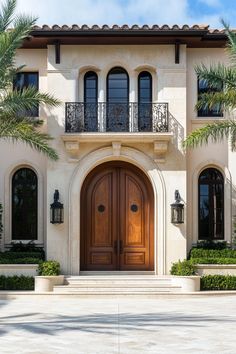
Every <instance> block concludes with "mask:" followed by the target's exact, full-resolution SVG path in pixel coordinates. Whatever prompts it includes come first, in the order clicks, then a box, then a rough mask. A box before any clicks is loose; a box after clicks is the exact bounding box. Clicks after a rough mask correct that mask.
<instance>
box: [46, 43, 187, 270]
mask: <svg viewBox="0 0 236 354" xmlns="http://www.w3.org/2000/svg"><path fill="white" fill-rule="evenodd" d="M114 66H122V67H124V68H125V69H126V70H127V72H128V74H129V78H130V101H131V102H132V101H137V77H138V74H139V72H140V71H141V70H145V69H146V70H149V71H150V72H151V73H152V76H153V101H159V102H168V103H169V109H170V113H171V118H170V123H171V127H172V130H173V131H174V133H175V134H174V138H173V142H172V143H171V144H170V147H169V152H168V154H167V157H166V161H165V163H163V164H155V163H154V165H155V169H156V171H159V172H158V173H160V174H161V176H162V179H163V187H162V188H163V194H164V195H165V197H164V198H165V201H164V205H165V209H163V206H162V205H159V204H158V201H157V205H156V208H160V209H161V213H160V215H159V218H161V217H162V218H164V221H163V224H164V225H163V228H162V231H160V233H161V234H159V235H158V236H157V237H158V238H159V239H160V240H163V242H162V243H158V242H157V244H156V271H157V272H159V273H161V272H162V273H163V272H166V271H167V270H168V269H169V268H170V265H171V262H173V261H174V260H178V259H179V258H183V257H185V254H186V238H185V225H186V224H184V225H183V226H182V227H176V226H174V225H172V224H171V223H170V204H171V203H172V202H173V201H174V191H175V189H179V191H180V193H181V196H182V198H183V200H184V201H185V200H186V164H185V157H184V154H183V152H182V151H181V148H180V144H181V140H182V138H183V136H184V131H185V126H186V55H185V47H184V46H182V47H181V64H180V65H176V64H175V63H174V47H173V46H159V47H158V46H145V47H144V48H143V49H142V50H140V47H139V46H107V47H105V46H93V47H90V46H78V47H75V46H61V64H55V58H54V47H53V46H51V47H49V52H48V89H49V90H50V92H53V93H54V94H55V95H56V96H57V97H58V98H60V99H61V100H62V101H63V102H66V101H83V76H84V74H85V72H86V71H87V70H91V69H93V70H96V71H97V74H98V87H99V100H100V101H105V100H106V76H107V73H108V72H109V70H110V69H111V68H112V67H114ZM48 128H49V132H50V134H52V135H53V136H55V137H56V139H55V140H54V142H53V144H54V146H55V147H56V148H57V150H58V151H59V153H60V161H59V162H57V163H51V162H49V164H48V171H47V180H48V201H47V207H48V206H49V204H50V201H51V200H52V195H53V192H54V189H55V188H59V190H60V193H61V196H62V201H63V203H64V205H65V223H64V224H63V225H60V226H54V225H51V224H50V223H49V222H48V225H47V231H48V238H47V252H48V256H49V257H50V258H57V259H59V260H60V261H61V263H62V267H63V269H65V271H69V272H70V271H71V272H73V273H76V272H78V270H79V252H77V253H76V256H74V259H73V264H74V266H73V265H71V257H68V254H71V242H72V241H71V240H73V242H74V247H75V248H76V249H77V251H78V250H79V229H78V228H76V231H72V226H71V222H70V217H71V213H72V209H74V208H77V207H78V203H79V195H77V196H76V198H77V199H75V198H74V197H73V198H72V199H71V200H69V198H70V188H73V180H74V179H76V177H75V175H76V173H77V172H76V171H79V170H80V168H85V171H84V175H83V176H81V177H80V178H85V176H86V174H87V173H88V172H89V168H88V167H84V165H83V163H82V161H84V160H86V159H92V156H91V154H92V152H94V151H98V155H99V151H102V149H103V148H105V147H107V148H108V147H109V146H111V142H110V143H99V144H96V143H92V142H91V143H89V142H87V143H84V144H83V143H80V150H79V159H78V161H74V162H69V161H70V158H69V156H68V155H67V153H66V152H65V148H64V143H63V141H62V139H61V135H62V134H63V133H64V106H61V107H59V108H57V109H55V110H53V112H52V116H51V117H50V119H49V120H48ZM117 139H118V141H119V138H117ZM126 145H128V146H129V147H130V148H132V149H133V150H132V152H130V156H126V157H121V158H122V159H126V160H130V161H131V160H132V158H133V157H132V156H133V153H135V151H136V161H135V162H133V163H136V164H137V165H139V164H140V161H141V157H137V156H139V154H138V152H139V151H140V154H141V153H143V154H144V155H145V156H146V159H151V160H152V161H153V162H154V152H153V144H146V143H145V144H144V143H141V142H140V143H135V144H132V143H128V144H126ZM100 149H101V150H100ZM121 155H122V149H121ZM106 158H107V159H115V158H116V157H114V156H106ZM139 160H140V161H139ZM102 161H103V160H102V159H101V160H99V159H98V160H96V164H99V163H100V162H102ZM94 166H95V165H94ZM141 166H142V165H141ZM86 168H87V170H86ZM90 168H92V166H90ZM145 172H146V173H147V174H149V172H150V171H148V170H147V171H145ZM173 178H174V181H175V183H173ZM77 183H82V181H81V179H77ZM157 200H158V196H157ZM76 210H77V209H76ZM78 210H79V209H78ZM78 212H79V211H78ZM48 213H49V211H48ZM74 218H78V225H79V214H78V215H74ZM75 220H76V219H75ZM158 221H159V220H158ZM158 221H157V223H158ZM159 222H161V221H159ZM73 233H74V234H73ZM160 258H161V260H160ZM158 261H159V263H160V264H159V265H158Z"/></svg>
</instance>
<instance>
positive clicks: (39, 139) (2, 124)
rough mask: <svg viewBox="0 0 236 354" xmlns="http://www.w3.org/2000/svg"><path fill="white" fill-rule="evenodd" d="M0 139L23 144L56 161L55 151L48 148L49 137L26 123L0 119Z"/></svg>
mask: <svg viewBox="0 0 236 354" xmlns="http://www.w3.org/2000/svg"><path fill="white" fill-rule="evenodd" d="M0 139H5V140H10V141H13V142H17V141H20V142H23V143H25V144H27V145H28V146H30V147H31V148H33V149H35V150H37V151H39V152H41V153H43V154H45V155H47V156H48V157H49V158H50V159H51V160H57V159H58V155H57V153H56V151H55V150H54V149H53V148H52V147H50V146H49V144H48V142H49V140H50V139H51V137H50V136H49V135H48V134H44V133H41V132H39V131H37V130H35V129H34V127H33V125H32V124H30V123H29V122H28V121H20V122H19V121H18V120H17V119H8V120H6V119H2V118H0Z"/></svg>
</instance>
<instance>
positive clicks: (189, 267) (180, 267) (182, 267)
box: [170, 260, 196, 276]
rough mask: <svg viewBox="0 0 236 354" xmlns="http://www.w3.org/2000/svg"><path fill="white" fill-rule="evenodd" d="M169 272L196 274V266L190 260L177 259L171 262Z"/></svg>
mask: <svg viewBox="0 0 236 354" xmlns="http://www.w3.org/2000/svg"><path fill="white" fill-rule="evenodd" d="M170 274H172V275H182V276H185V275H195V274H196V266H195V265H194V264H193V263H192V261H187V260H184V261H178V262H176V263H173V264H172V267H171V270H170Z"/></svg>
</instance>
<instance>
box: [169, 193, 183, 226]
mask: <svg viewBox="0 0 236 354" xmlns="http://www.w3.org/2000/svg"><path fill="white" fill-rule="evenodd" d="M170 206H171V222H172V224H183V223H184V204H183V203H181V197H180V194H179V191H178V190H176V191H175V202H174V203H173V204H171V205H170Z"/></svg>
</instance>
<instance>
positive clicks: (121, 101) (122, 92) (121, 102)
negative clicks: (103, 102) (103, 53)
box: [106, 67, 129, 132]
mask: <svg viewBox="0 0 236 354" xmlns="http://www.w3.org/2000/svg"><path fill="white" fill-rule="evenodd" d="M106 119H107V122H106V126H107V131H113V132H115V131H117V132H122V131H129V76H128V74H127V72H126V70H125V69H123V68H121V67H115V68H113V69H111V70H110V71H109V73H108V75H107V117H106Z"/></svg>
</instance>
